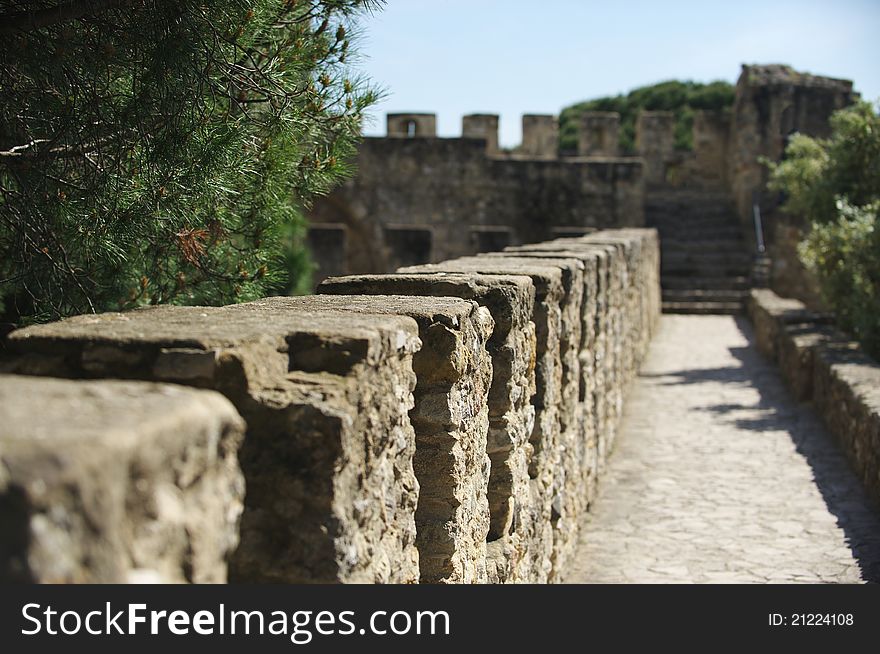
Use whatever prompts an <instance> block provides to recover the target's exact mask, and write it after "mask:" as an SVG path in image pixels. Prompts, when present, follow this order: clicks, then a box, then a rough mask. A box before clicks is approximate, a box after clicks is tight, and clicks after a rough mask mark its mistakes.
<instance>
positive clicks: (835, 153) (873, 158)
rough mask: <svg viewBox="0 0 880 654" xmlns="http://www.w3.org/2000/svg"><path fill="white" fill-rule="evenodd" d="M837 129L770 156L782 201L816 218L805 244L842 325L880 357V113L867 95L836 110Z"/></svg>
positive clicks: (803, 254)
mask: <svg viewBox="0 0 880 654" xmlns="http://www.w3.org/2000/svg"><path fill="white" fill-rule="evenodd" d="M831 128H832V132H831V137H830V138H829V139H814V138H810V137H808V136H804V135H802V134H797V135H795V136H794V137H793V138H792V140H791V142H790V143H789V145H788V147H787V148H786V151H785V159H784V160H783V161H782V162H780V163H778V164H768V165H769V167H770V169H771V178H770V188H771V189H773V190H777V191H781V192H783V193H784V194H785V201H784V203H783V205H782V208H783V210H784V211H786V212H787V213H791V214H793V215H795V216H802V217H804V218H805V219H806V220H807V221H808V223H809V225H810V231H809V232H808V233H807V235H806V237H805V238H804V240H803V242H802V243H801V244H800V247H799V255H800V258H801V260H802V261H803V263H804V265H806V266H807V268H809V269H810V270H811V271H813V272H814V273H815V274H816V276H817V278H818V280H819V286H820V290H821V292H822V296H823V298H824V299H825V301H826V302H827V303H828V305H829V306H830V307H832V308H833V310H834V312H835V314H836V316H837V319H838V322H839V323H840V325H841V327H843V328H844V329H847V330H849V331H850V332H852V333H853V334H854V335H855V337H856V338H857V339H858V340H860V341H861V342H862V344H863V345H864V346H865V348H866V349H867V350H868V351H869V352H870V353H871V354H873V355H874V356H875V357H880V218H878V216H880V116H878V114H877V112H876V111H875V110H874V108H873V107H872V106H871V104H870V103H867V102H860V103H858V104H856V105H853V106H852V107H849V108H847V109H843V110H841V111H838V112H836V113H835V114H834V115H833V116H832V118H831Z"/></svg>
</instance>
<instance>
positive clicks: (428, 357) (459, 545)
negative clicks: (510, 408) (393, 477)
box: [242, 284, 494, 583]
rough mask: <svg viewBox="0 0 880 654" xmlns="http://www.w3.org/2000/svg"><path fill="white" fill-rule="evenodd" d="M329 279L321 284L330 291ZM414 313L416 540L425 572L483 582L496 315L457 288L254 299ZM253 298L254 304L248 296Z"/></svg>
mask: <svg viewBox="0 0 880 654" xmlns="http://www.w3.org/2000/svg"><path fill="white" fill-rule="evenodd" d="M330 286H331V284H324V285H323V286H321V287H319V291H320V292H324V291H325V290H326V289H328V288H329V287H330ZM264 304H266V305H270V306H272V307H279V306H280V307H284V308H289V309H290V310H291V311H299V310H301V309H302V308H309V309H313V310H314V309H320V310H322V311H324V310H326V311H344V312H354V313H364V314H389V315H401V316H409V317H411V318H412V319H414V320H415V322H416V324H417V325H418V327H419V337H420V339H421V341H422V348H421V349H420V350H419V351H418V352H416V353H415V355H414V357H413V370H414V371H415V374H416V387H415V390H414V391H413V398H414V406H413V409H412V410H411V411H410V420H411V422H412V425H413V428H414V429H415V437H416V451H415V455H414V459H413V465H414V468H415V473H416V479H417V480H418V482H419V503H418V508H417V509H416V517H415V520H416V544H417V547H418V550H419V567H420V576H421V581H422V582H447V583H485V582H486V536H487V534H488V531H489V505H488V500H487V494H486V493H487V485H488V481H489V457H488V455H487V454H486V438H487V431H488V427H489V411H488V405H487V396H488V393H489V386H490V384H491V382H492V362H491V359H490V358H489V354H488V353H487V351H486V343H487V340H488V339H489V337H490V336H491V334H492V330H493V328H494V321H493V319H492V317H491V315H490V313H489V311H488V310H487V309H485V308H483V307H480V306H479V305H477V304H476V303H475V302H473V301H470V300H463V299H458V298H452V297H411V296H403V295H388V296H384V295H383V296H369V295H363V294H357V295H352V294H348V295H318V296H311V297H288V298H272V299H270V300H260V301H257V302H253V303H250V306H261V305H264ZM242 306H243V307H247V306H249V305H242Z"/></svg>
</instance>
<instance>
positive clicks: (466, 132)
mask: <svg viewBox="0 0 880 654" xmlns="http://www.w3.org/2000/svg"><path fill="white" fill-rule="evenodd" d="M461 135H462V136H463V137H464V138H478V139H486V152H487V153H488V154H495V153H497V152H498V114H469V115H467V116H464V117H463V118H462V119H461Z"/></svg>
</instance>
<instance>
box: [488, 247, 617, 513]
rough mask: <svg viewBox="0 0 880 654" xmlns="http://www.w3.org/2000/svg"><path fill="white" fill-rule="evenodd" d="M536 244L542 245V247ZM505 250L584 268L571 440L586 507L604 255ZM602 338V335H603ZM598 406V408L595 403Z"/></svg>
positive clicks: (591, 486)
mask: <svg viewBox="0 0 880 654" xmlns="http://www.w3.org/2000/svg"><path fill="white" fill-rule="evenodd" d="M538 245H544V246H545V247H544V248H543V249H541V248H539V247H538ZM505 252H509V253H510V254H512V255H516V256H519V257H530V258H531V257H534V258H539V259H541V258H544V259H546V258H553V259H563V260H564V259H572V258H575V259H578V260H579V261H580V262H581V263H582V265H583V267H584V283H583V297H582V299H581V343H580V348H579V354H578V358H579V364H580V373H581V374H580V382H579V388H578V402H579V411H580V415H579V417H578V423H579V424H578V427H577V431H578V434H579V437H578V438H577V440H576V441H575V447H576V458H577V460H578V464H577V469H578V471H579V473H580V475H581V478H582V481H581V484H582V494H581V498H582V500H583V503H584V505H585V506H589V503H590V502H591V501H592V499H593V497H594V496H595V491H596V481H597V473H598V468H597V466H598V442H597V439H596V434H597V433H598V431H599V428H600V427H599V416H600V415H601V416H603V417H604V404H603V402H604V397H605V396H604V393H597V392H596V384H597V381H598V383H599V384H602V383H603V381H602V380H604V376H601V372H599V373H597V369H596V341H597V310H598V306H597V302H598V294H599V289H598V282H599V280H598V272H599V264H600V260H601V259H603V258H604V257H605V256H606V255H605V253H604V252H603V251H598V250H595V249H591V248H586V247H585V248H583V249H581V250H577V249H568V248H565V246H564V245H559V244H553V243H552V242H551V243H547V244H536V245H535V246H517V247H510V248H506V249H505ZM603 340H604V334H603ZM600 404H601V405H602V406H601V408H600V406H599V405H600Z"/></svg>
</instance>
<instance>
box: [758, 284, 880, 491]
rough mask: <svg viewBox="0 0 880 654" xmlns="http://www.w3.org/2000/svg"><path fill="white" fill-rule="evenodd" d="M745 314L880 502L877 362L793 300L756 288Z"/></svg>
mask: <svg viewBox="0 0 880 654" xmlns="http://www.w3.org/2000/svg"><path fill="white" fill-rule="evenodd" d="M749 316H750V317H751V318H752V321H753V324H754V325H755V335H756V340H757V345H758V349H759V350H760V351H761V352H762V353H764V354H765V355H766V356H768V357H769V358H771V359H773V360H775V361H776V362H777V363H778V364H779V366H780V368H781V370H782V375H783V377H784V378H785V379H786V381H787V383H788V385H789V387H790V388H792V389H793V391H794V392H795V394H796V396H797V397H798V399H804V400H812V402H813V404H814V406H815V407H816V410H817V412H818V413H819V415H820V416H821V417H822V419H823V421H824V422H825V424H826V425H827V426H828V429H829V431H830V432H831V433H832V434H833V435H834V437H835V438H836V439H837V441H838V442H839V443H840V445H841V447H842V449H843V451H844V452H845V454H846V456H847V458H848V459H849V461H850V463H851V465H852V467H853V469H854V470H855V472H856V474H857V475H858V477H859V479H860V480H861V482H862V484H863V485H864V487H865V490H866V491H867V493H868V494H869V495H870V496H871V497H872V499H873V500H874V501H875V503H877V504H880V364H878V363H877V361H875V360H874V359H872V358H871V357H869V356H868V355H867V354H866V353H865V352H864V351H863V350H862V349H861V347H860V346H859V345H858V344H857V343H855V342H853V341H851V340H850V339H849V338H847V336H846V335H845V334H843V333H841V332H839V331H838V330H836V329H834V328H833V327H831V326H830V325H828V324H826V323H827V320H826V319H825V317H824V316H821V315H817V314H814V313H812V312H810V311H808V310H807V309H806V308H805V307H804V305H803V303H801V302H800V301H798V300H791V299H787V298H780V297H779V296H777V295H776V294H775V293H774V292H773V291H770V290H767V289H755V290H753V291H752V293H751V297H750V300H749Z"/></svg>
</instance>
